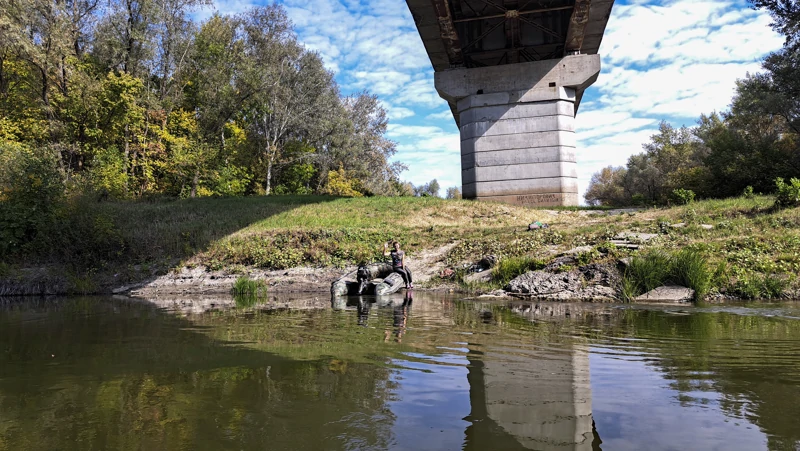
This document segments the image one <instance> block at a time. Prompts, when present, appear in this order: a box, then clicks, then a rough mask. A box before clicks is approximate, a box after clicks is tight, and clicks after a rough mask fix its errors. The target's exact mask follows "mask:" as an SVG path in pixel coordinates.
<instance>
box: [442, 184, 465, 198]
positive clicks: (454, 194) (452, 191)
mask: <svg viewBox="0 0 800 451" xmlns="http://www.w3.org/2000/svg"><path fill="white" fill-rule="evenodd" d="M444 198H445V199H461V189H460V188H459V187H457V186H451V187H450V188H447V191H446V194H445V196H444Z"/></svg>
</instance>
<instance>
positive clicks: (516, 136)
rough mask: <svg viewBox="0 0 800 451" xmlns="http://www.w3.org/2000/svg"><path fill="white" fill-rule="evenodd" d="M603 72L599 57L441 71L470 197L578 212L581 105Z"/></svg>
mask: <svg viewBox="0 0 800 451" xmlns="http://www.w3.org/2000/svg"><path fill="white" fill-rule="evenodd" d="M599 73H600V56H599V55H573V56H566V57H564V58H562V59H558V60H545V61H536V62H530V63H520V64H509V65H504V66H491V67H481V68H473V69H452V70H448V71H442V72H437V73H436V74H435V81H436V90H437V91H438V92H439V95H440V96H441V97H442V98H444V99H445V100H447V101H448V102H449V103H450V104H451V105H456V112H457V121H458V122H459V129H460V132H461V182H462V194H463V196H464V198H467V199H478V200H496V201H501V202H507V203H513V204H519V205H528V206H558V205H577V204H578V175H577V162H576V159H575V105H576V100H578V96H579V95H581V94H582V92H583V90H584V89H586V88H587V87H588V86H589V85H591V84H592V83H593V82H594V81H595V80H596V79H597V75H598V74H599Z"/></svg>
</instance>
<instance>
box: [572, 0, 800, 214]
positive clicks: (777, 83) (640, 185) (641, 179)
mask: <svg viewBox="0 0 800 451" xmlns="http://www.w3.org/2000/svg"><path fill="white" fill-rule="evenodd" d="M753 4H754V6H755V7H757V8H762V9H765V10H767V11H768V12H769V13H770V14H771V15H772V17H773V20H774V23H773V27H774V28H775V29H776V30H777V31H778V32H780V33H782V34H783V35H784V36H785V37H786V41H785V43H784V46H783V48H782V49H781V50H779V51H777V52H774V53H771V54H770V55H768V56H767V57H766V58H765V60H764V61H763V65H762V67H763V69H764V71H763V72H761V73H758V74H754V75H748V76H747V77H745V78H744V79H742V80H739V81H738V82H737V84H736V92H735V95H734V97H733V99H732V101H731V106H730V110H729V111H727V112H723V113H712V114H710V115H701V116H700V119H699V120H698V125H697V126H695V127H691V128H688V127H682V128H679V129H676V128H673V127H672V126H670V125H669V124H667V123H665V122H662V123H661V126H660V129H659V132H658V133H657V134H655V135H653V136H652V137H651V141H650V142H649V143H646V144H644V145H643V147H644V152H642V153H640V154H637V155H633V156H631V157H630V158H629V159H628V163H627V165H626V166H624V167H622V166H620V167H612V166H609V167H607V168H604V169H602V170H601V171H600V172H597V173H595V174H594V175H593V176H592V179H591V182H590V184H589V188H588V190H587V191H586V193H585V195H584V198H585V199H586V202H587V203H589V204H590V205H608V206H623V205H654V204H656V205H658V204H666V203H670V202H679V203H681V202H687V201H690V200H691V199H693V198H694V197H695V196H697V197H701V198H713V197H728V196H735V195H740V194H743V193H745V192H747V193H752V192H761V193H771V192H775V191H776V189H778V187H779V186H781V184H780V183H777V184H776V179H778V178H781V179H786V180H788V179H790V178H794V177H800V2H798V1H797V0H789V1H778V0H755V1H754V2H753ZM799 183H800V182H799Z"/></svg>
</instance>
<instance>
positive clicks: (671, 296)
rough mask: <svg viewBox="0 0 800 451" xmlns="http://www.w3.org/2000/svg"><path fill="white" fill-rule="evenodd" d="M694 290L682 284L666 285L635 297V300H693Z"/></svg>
mask: <svg viewBox="0 0 800 451" xmlns="http://www.w3.org/2000/svg"><path fill="white" fill-rule="evenodd" d="M692 299H694V290H692V289H691V288H686V287H682V286H680V285H665V286H662V287H658V288H656V289H653V290H650V291H648V292H647V293H645V294H643V295H641V296H639V297H637V298H636V299H634V301H635V302H676V303H677V302H691V301H692Z"/></svg>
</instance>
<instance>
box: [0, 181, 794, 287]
mask: <svg viewBox="0 0 800 451" xmlns="http://www.w3.org/2000/svg"><path fill="white" fill-rule="evenodd" d="M773 203H774V199H773V198H772V197H770V196H755V197H751V198H744V197H740V198H731V199H724V200H709V201H698V202H694V203H691V204H689V205H684V206H676V207H671V208H652V209H643V210H635V209H625V210H590V209H531V208H524V207H516V206H510V205H504V204H494V203H479V202H472V201H465V200H444V199H438V198H382V197H374V198H360V199H351V198H334V197H320V196H272V197H250V198H227V199H194V200H179V201H154V202H85V201H84V202H83V203H81V204H80V205H78V206H77V207H76V208H74V209H72V210H70V211H72V213H71V215H72V216H70V217H67V218H65V225H64V227H65V228H71V229H70V230H69V232H70V233H69V234H65V236H66V237H67V238H69V237H72V238H71V239H67V238H65V236H58V237H51V239H50V241H48V237H40V238H39V239H38V240H37V241H35V242H34V243H33V244H32V245H31V248H30V249H29V252H26V253H24V254H21V255H19V256H17V257H15V258H14V259H13V260H9V259H8V258H6V260H5V261H4V263H2V264H0V294H4V295H19V294H77V293H112V292H115V293H123V292H138V293H141V294H155V293H191V292H204V293H209V292H224V291H228V290H229V289H230V287H231V286H232V283H233V281H235V280H236V279H237V278H239V277H250V278H257V279H261V280H265V281H266V282H267V284H268V285H269V286H270V288H271V289H272V290H277V291H286V290H289V291H325V290H327V288H328V287H329V286H330V282H332V281H333V280H334V279H335V278H336V277H338V276H340V275H341V274H343V273H344V272H345V271H346V270H348V269H351V268H353V267H355V265H357V264H358V263H359V262H362V261H363V262H369V261H377V260H380V259H381V258H382V255H381V243H383V242H385V241H386V240H389V239H396V240H399V241H400V242H401V243H403V247H404V249H405V250H406V251H407V252H408V255H409V257H410V266H411V268H412V270H413V271H414V275H415V276H416V281H415V282H416V285H417V286H419V287H420V288H422V289H430V290H434V289H435V290H454V291H455V290H459V291H469V292H471V293H475V294H486V293H492V294H495V295H498V294H501V293H505V291H504V290H503V289H504V288H508V287H509V283H510V282H511V281H512V280H513V279H514V278H515V277H517V276H520V275H522V274H525V273H526V272H529V271H530V270H532V271H539V273H538V274H539V275H535V274H534V275H533V276H528V279H530V281H531V282H535V285H537V286H541V285H542V283H543V282H542V277H544V278H545V279H547V280H546V281H545V282H547V283H551V285H553V284H554V285H553V287H555V288H552V289H551V290H550V291H541V290H538V291H537V290H530V289H528V290H527V292H526V289H524V288H522V289H519V290H517V292H516V293H513V294H514V295H516V296H525V297H537V298H554V299H565V298H571V299H574V298H578V299H584V300H595V301H601V300H619V299H620V296H621V291H620V289H621V287H620V283H621V282H620V278H619V277H620V276H621V275H624V274H625V271H626V269H625V265H626V263H628V262H630V261H631V259H635V258H636V256H640V255H647V254H649V253H652V252H654V251H658V252H663V253H664V254H670V255H672V254H674V253H677V252H679V251H680V250H682V249H687V250H690V251H692V252H694V253H697V254H699V255H702V256H703V262H704V265H705V266H707V268H709V270H710V271H711V272H712V276H713V280H710V281H709V285H710V286H709V287H708V290H707V294H704V297H707V298H708V299H720V298H771V297H784V298H789V297H795V296H797V291H798V281H797V277H796V275H797V273H798V271H800V209H796V208H795V209H783V210H776V209H773V208H772V205H773ZM78 207H79V208H78ZM535 221H540V222H541V223H544V224H547V225H548V226H549V227H547V228H543V229H538V230H532V231H529V230H528V225H529V224H531V223H533V222H535ZM485 257H490V258H488V259H487V258H485ZM496 262H499V265H498V266H495V265H494V263H496ZM514 262H516V264H515V265H512V264H511V263H514ZM537 278H538V279H537ZM559 280H567V284H568V285H567V286H568V289H560V288H559V286H561V285H558V283H560V282H559ZM569 284H572V285H569ZM575 284H578V285H580V288H581V289H582V290H583V289H588V291H586V290H584V292H580V290H575V289H572V288H575ZM516 286H517V287H519V286H521V285H520V284H519V283H517V284H516ZM529 287H530V284H529ZM595 288H596V289H595ZM553 290H556V291H555V292H554V291H553ZM511 291H514V290H511ZM532 291H533V292H532Z"/></svg>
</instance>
